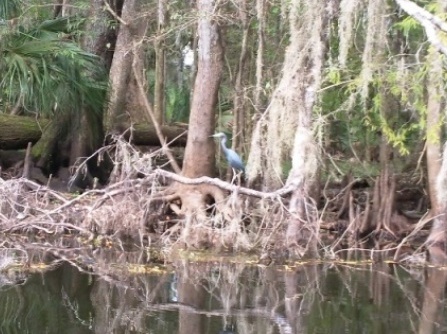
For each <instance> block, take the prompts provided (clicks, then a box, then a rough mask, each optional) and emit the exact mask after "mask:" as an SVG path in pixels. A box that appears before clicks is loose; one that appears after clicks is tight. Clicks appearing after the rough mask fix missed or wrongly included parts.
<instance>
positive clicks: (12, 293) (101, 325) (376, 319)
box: [0, 254, 447, 334]
mask: <svg viewBox="0 0 447 334" xmlns="http://www.w3.org/2000/svg"><path fill="white" fill-rule="evenodd" d="M136 259H141V257H138V256H129V255H126V254H121V255H120V257H119V258H116V257H115V258H113V257H107V256H104V257H102V258H101V259H98V258H97V259H95V266H94V267H95V268H94V269H92V268H90V270H91V271H93V272H94V273H89V272H86V271H85V270H82V269H81V268H80V267H77V266H74V265H73V264H74V262H72V261H68V262H67V261H64V262H62V263H60V264H59V265H58V266H57V267H56V268H54V269H51V270H47V271H45V272H44V273H42V272H40V273H39V272H38V273H28V274H26V275H24V274H23V272H18V271H17V270H16V269H4V270H3V271H2V275H0V276H1V279H0V282H8V283H0V284H1V289H0V319H1V320H0V326H1V330H0V331H1V332H2V333H151V334H159V333H180V334H192V333H193V334H217V333H220V334H233V333H256V334H262V333H269V334H270V333H271V334H276V333H278V334H280V333H281V334H282V333H424V334H426V333H442V332H445V330H446V324H445V314H446V312H445V311H446V302H445V296H444V291H445V282H446V278H447V271H445V270H443V269H435V268H428V269H425V270H424V269H411V270H410V269H408V268H403V267H399V266H392V265H387V264H384V263H378V264H369V265H363V266H348V265H342V264H339V265H331V264H319V265H301V266H296V267H294V268H288V267H273V266H272V267H259V266H253V265H252V266H247V265H244V264H235V263H228V262H227V261H222V262H219V261H213V262H210V263H192V262H191V263H190V262H188V261H177V262H175V263H174V264H173V265H172V267H171V266H170V267H169V268H166V270H165V268H161V270H160V268H159V269H158V270H156V271H151V270H148V272H146V273H141V270H140V271H139V272H140V273H137V271H136V270H130V269H129V268H131V267H130V266H128V265H127V266H124V263H127V264H128V263H129V262H130V260H136ZM134 263H135V262H134ZM126 268H127V269H126ZM133 268H135V267H133ZM144 268H146V269H147V268H148V267H144ZM19 273H20V274H19Z"/></svg>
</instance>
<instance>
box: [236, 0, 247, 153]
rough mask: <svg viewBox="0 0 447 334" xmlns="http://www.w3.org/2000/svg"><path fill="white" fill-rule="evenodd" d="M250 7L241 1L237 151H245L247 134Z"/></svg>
mask: <svg viewBox="0 0 447 334" xmlns="http://www.w3.org/2000/svg"><path fill="white" fill-rule="evenodd" d="M247 13H248V8H247V2H246V0H243V1H240V3H239V16H240V19H241V23H242V29H243V32H242V42H241V53H240V56H239V64H238V69H237V74H236V82H235V85H234V86H235V87H234V90H235V93H234V94H235V96H234V125H233V141H232V148H233V150H235V151H236V152H243V146H244V144H245V142H244V139H245V138H246V135H247V131H246V130H247V129H246V125H245V120H246V115H245V110H246V109H245V103H244V102H245V100H246V99H245V90H244V86H243V82H244V79H245V78H246V73H247V71H246V62H247V55H248V37H249V35H250V24H249V22H248V14H247Z"/></svg>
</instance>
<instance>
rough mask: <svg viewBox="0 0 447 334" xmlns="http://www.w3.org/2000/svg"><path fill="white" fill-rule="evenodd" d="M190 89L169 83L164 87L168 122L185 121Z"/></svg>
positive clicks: (187, 113) (187, 114) (188, 107)
mask: <svg viewBox="0 0 447 334" xmlns="http://www.w3.org/2000/svg"><path fill="white" fill-rule="evenodd" d="M189 96H190V91H189V89H188V88H187V87H186V86H182V87H180V88H179V87H178V86H176V85H175V86H174V85H170V86H169V87H168V88H167V89H166V119H167V120H168V121H170V122H187V121H188V118H189V110H190V101H189V100H190V97H189Z"/></svg>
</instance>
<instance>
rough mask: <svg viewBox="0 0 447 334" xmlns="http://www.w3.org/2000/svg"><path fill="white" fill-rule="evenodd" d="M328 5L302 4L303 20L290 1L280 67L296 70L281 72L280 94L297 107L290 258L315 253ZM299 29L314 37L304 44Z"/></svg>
mask: <svg viewBox="0 0 447 334" xmlns="http://www.w3.org/2000/svg"><path fill="white" fill-rule="evenodd" d="M331 5H333V1H330V0H328V1H319V2H318V3H312V4H311V3H309V4H308V5H305V6H306V7H307V6H308V7H307V8H306V11H307V15H308V16H307V20H305V22H302V20H303V19H302V15H301V14H300V11H299V7H298V6H299V1H296V3H295V2H294V1H292V7H291V8H290V14H289V16H290V30H291V40H290V45H289V47H288V49H287V52H286V58H285V60H284V72H285V73H286V72H288V71H290V70H291V69H294V70H295V71H292V74H291V75H290V76H289V77H287V76H286V75H284V77H283V79H282V81H281V83H280V84H279V87H281V88H282V89H284V91H286V90H287V89H288V90H289V92H288V93H287V94H286V95H285V96H284V97H283V99H284V100H283V101H284V102H285V105H286V106H287V107H286V108H293V109H296V110H297V112H298V119H297V127H296V130H295V140H294V146H293V153H292V170H291V171H290V174H289V177H288V179H287V185H288V186H291V187H292V188H293V189H294V190H293V193H292V198H291V200H290V205H289V212H290V216H289V219H288V225H287V235H286V237H287V246H288V248H289V252H290V256H291V257H292V258H298V257H315V256H317V241H318V231H319V226H318V218H317V215H316V208H315V205H314V203H313V201H312V200H311V198H310V191H311V188H312V186H313V185H314V184H315V182H314V181H315V175H316V173H317V170H318V164H317V160H318V152H317V148H316V144H315V142H314V138H313V135H312V128H313V119H312V109H313V107H314V105H315V100H316V94H317V90H318V89H319V87H320V84H321V73H322V69H323V62H324V54H325V49H326V44H327V38H328V31H327V22H328V15H329V13H330V12H331ZM306 21H307V22H306ZM301 24H302V25H301ZM304 26H306V28H305V29H303V27H304ZM300 28H301V29H300ZM303 30H304V32H307V34H308V35H307V36H305V38H307V39H308V40H312V43H311V44H310V45H309V44H304V45H303V42H302V38H303V36H302V33H303ZM303 47H304V48H303ZM299 53H307V56H302V57H303V58H302V59H301V62H300V63H299V65H298V66H299V67H298V68H297V67H295V66H296V65H295V62H296V54H299ZM283 85H287V86H283ZM280 92H281V91H280ZM276 93H278V92H275V94H276ZM281 100H282V99H280V101H281ZM289 112H290V111H289Z"/></svg>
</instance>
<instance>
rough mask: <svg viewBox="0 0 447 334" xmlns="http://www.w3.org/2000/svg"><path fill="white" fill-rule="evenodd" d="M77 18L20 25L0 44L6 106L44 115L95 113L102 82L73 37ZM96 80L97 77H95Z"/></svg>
mask: <svg viewBox="0 0 447 334" xmlns="http://www.w3.org/2000/svg"><path fill="white" fill-rule="evenodd" d="M81 25H82V20H79V19H73V18H71V19H70V18H57V19H54V20H47V21H44V22H42V23H40V24H37V25H36V26H34V27H33V28H31V29H27V28H26V27H23V26H20V27H18V28H17V29H16V30H14V31H10V32H9V33H5V34H3V36H1V37H2V39H1V42H0V54H1V57H0V72H1V73H2V77H1V79H0V94H1V95H0V96H1V99H2V101H5V102H6V103H7V104H8V105H9V106H10V107H11V106H13V105H15V104H16V103H17V101H21V105H22V107H23V109H24V110H25V111H31V112H37V113H43V114H49V113H51V112H52V111H53V110H55V109H56V110H58V111H62V112H77V111H79V110H80V109H81V107H82V106H83V105H87V106H88V107H90V108H91V109H93V110H96V111H98V112H99V111H101V108H102V106H103V103H104V98H105V91H106V83H105V80H104V77H105V76H104V73H101V66H100V65H99V59H98V58H97V57H96V56H95V55H92V54H89V53H87V52H85V51H84V50H82V49H81V48H80V47H79V46H78V44H77V43H76V42H75V41H74V40H73V36H74V35H76V33H77V32H79V29H80V27H81ZM101 78H102V79H101Z"/></svg>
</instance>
